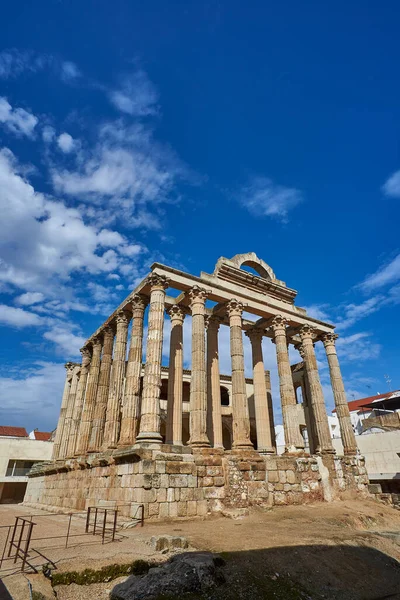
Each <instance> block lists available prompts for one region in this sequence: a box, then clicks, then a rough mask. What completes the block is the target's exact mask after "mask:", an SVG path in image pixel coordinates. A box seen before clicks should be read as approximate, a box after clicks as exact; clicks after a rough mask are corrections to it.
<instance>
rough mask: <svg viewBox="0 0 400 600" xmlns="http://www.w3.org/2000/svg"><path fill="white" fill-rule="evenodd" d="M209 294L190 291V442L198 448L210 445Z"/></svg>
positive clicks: (197, 289)
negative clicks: (206, 335)
mask: <svg viewBox="0 0 400 600" xmlns="http://www.w3.org/2000/svg"><path fill="white" fill-rule="evenodd" d="M206 297H207V292H206V291H205V290H203V289H202V288H200V287H198V286H197V285H195V286H193V287H192V289H191V290H190V291H189V298H190V309H191V311H192V376H191V381H190V440H189V444H190V445H191V446H194V447H196V448H204V447H207V446H209V445H210V441H209V439H208V437H207V379H206V354H205V321H204V315H205V301H206Z"/></svg>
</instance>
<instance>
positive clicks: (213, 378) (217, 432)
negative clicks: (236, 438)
mask: <svg viewBox="0 0 400 600" xmlns="http://www.w3.org/2000/svg"><path fill="white" fill-rule="evenodd" d="M221 320H222V319H221V318H220V317H216V316H211V317H209V318H208V319H207V435H208V438H209V440H210V442H211V445H212V446H213V447H214V448H223V447H224V444H223V440H222V414H221V413H222V411H221V383H220V377H219V354H218V331H219V326H220V323H221Z"/></svg>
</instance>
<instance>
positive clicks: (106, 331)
mask: <svg viewBox="0 0 400 600" xmlns="http://www.w3.org/2000/svg"><path fill="white" fill-rule="evenodd" d="M102 334H103V341H105V340H106V339H107V338H108V339H113V338H114V335H115V331H114V327H112V326H111V325H110V324H108V325H107V326H106V327H104V328H103V330H102Z"/></svg>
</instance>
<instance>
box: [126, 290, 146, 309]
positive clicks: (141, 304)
mask: <svg viewBox="0 0 400 600" xmlns="http://www.w3.org/2000/svg"><path fill="white" fill-rule="evenodd" d="M129 302H130V303H131V306H132V311H136V310H141V311H142V310H144V309H145V308H146V306H147V305H148V303H149V299H148V297H147V296H144V295H143V294H132V296H130V298H129Z"/></svg>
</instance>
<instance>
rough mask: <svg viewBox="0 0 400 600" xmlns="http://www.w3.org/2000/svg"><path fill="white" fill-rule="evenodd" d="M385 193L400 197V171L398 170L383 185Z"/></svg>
mask: <svg viewBox="0 0 400 600" xmlns="http://www.w3.org/2000/svg"><path fill="white" fill-rule="evenodd" d="M382 190H383V193H384V194H385V195H386V196H391V197H392V198H400V171H396V172H395V173H393V175H391V176H390V177H389V179H388V180H387V181H386V182H385V183H384V185H383V186H382Z"/></svg>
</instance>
